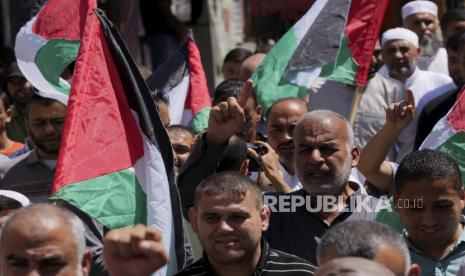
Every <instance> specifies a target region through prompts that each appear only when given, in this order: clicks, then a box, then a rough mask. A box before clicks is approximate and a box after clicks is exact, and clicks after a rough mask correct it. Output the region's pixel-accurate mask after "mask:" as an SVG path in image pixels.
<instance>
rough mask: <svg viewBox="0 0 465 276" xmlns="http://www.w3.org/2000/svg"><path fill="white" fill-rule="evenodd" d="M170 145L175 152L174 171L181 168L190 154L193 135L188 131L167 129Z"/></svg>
mask: <svg viewBox="0 0 465 276" xmlns="http://www.w3.org/2000/svg"><path fill="white" fill-rule="evenodd" d="M168 135H169V137H170V141H171V145H172V146H173V150H174V154H175V166H176V171H177V172H179V170H180V169H181V168H182V166H183V165H184V163H185V162H186V160H187V158H188V157H189V155H190V152H191V148H192V144H193V143H194V137H193V136H192V134H191V133H189V132H188V131H183V130H177V129H168Z"/></svg>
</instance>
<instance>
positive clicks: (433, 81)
mask: <svg viewBox="0 0 465 276" xmlns="http://www.w3.org/2000/svg"><path fill="white" fill-rule="evenodd" d="M381 45H382V55H383V60H384V64H385V66H386V68H387V71H388V77H390V78H393V79H397V80H399V81H400V82H402V83H403V84H404V86H405V88H406V89H410V90H411V91H412V92H413V97H414V100H415V106H416V114H420V113H421V111H422V109H423V107H424V106H425V104H426V103H428V102H429V101H430V100H431V99H433V98H434V97H437V96H439V95H441V94H442V93H445V92H447V91H449V90H451V89H453V88H454V87H455V84H454V82H453V80H452V79H451V78H450V77H449V76H447V75H444V74H440V73H435V72H431V71H423V70H420V69H419V68H418V67H417V65H416V59H417V56H418V54H419V52H420V49H419V48H418V45H419V39H418V36H417V35H416V34H415V33H414V32H412V31H410V30H408V29H405V28H395V29H390V30H387V31H386V32H385V33H384V34H383V36H382V40H381ZM417 123H418V117H417V116H416V117H415V119H414V120H413V121H412V122H411V123H410V125H409V126H408V127H407V128H406V129H404V131H403V132H402V133H401V134H400V135H399V137H398V141H399V142H398V145H397V156H396V160H398V161H400V160H402V158H403V157H404V156H406V155H407V154H408V153H410V152H411V151H412V150H413V144H414V140H415V133H416V129H417Z"/></svg>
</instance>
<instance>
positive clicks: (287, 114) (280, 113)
mask: <svg viewBox="0 0 465 276" xmlns="http://www.w3.org/2000/svg"><path fill="white" fill-rule="evenodd" d="M305 113H307V106H306V105H305V104H303V103H300V102H295V101H283V102H280V103H278V104H277V105H275V106H274V107H273V109H272V110H271V111H270V112H269V116H268V117H269V118H268V120H267V135H268V142H269V143H270V145H271V147H272V148H273V149H274V150H275V151H276V152H277V153H278V155H279V159H280V160H281V162H283V163H284V164H286V165H288V166H292V167H293V166H294V140H293V136H294V128H295V126H296V125H297V123H298V122H299V121H300V119H301V118H302V117H303V116H304V115H305Z"/></svg>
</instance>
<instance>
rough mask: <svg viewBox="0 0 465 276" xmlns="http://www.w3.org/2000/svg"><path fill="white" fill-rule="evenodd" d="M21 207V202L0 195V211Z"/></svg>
mask: <svg viewBox="0 0 465 276" xmlns="http://www.w3.org/2000/svg"><path fill="white" fill-rule="evenodd" d="M21 207H23V205H22V204H21V202H19V201H17V200H16V199H13V198H11V197H8V196H4V195H0V211H4V210H14V209H19V208H21Z"/></svg>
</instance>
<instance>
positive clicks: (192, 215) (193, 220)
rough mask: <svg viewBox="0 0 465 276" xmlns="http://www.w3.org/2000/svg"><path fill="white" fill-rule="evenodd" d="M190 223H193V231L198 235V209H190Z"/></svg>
mask: <svg viewBox="0 0 465 276" xmlns="http://www.w3.org/2000/svg"><path fill="white" fill-rule="evenodd" d="M189 222H190V223H191V226H192V231H194V233H195V234H197V229H198V227H197V209H196V208H195V207H191V208H190V209H189Z"/></svg>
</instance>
